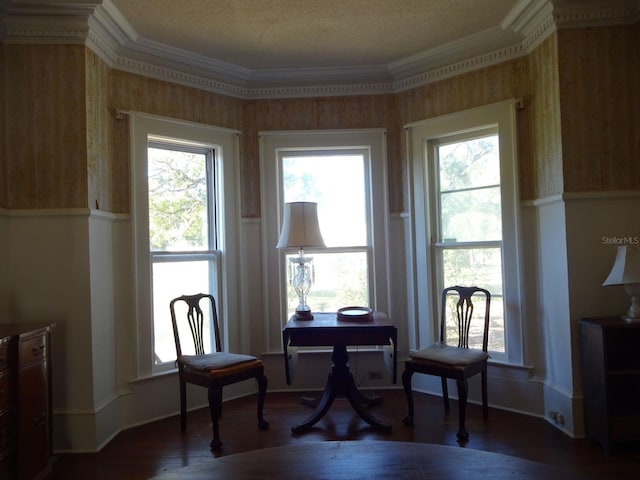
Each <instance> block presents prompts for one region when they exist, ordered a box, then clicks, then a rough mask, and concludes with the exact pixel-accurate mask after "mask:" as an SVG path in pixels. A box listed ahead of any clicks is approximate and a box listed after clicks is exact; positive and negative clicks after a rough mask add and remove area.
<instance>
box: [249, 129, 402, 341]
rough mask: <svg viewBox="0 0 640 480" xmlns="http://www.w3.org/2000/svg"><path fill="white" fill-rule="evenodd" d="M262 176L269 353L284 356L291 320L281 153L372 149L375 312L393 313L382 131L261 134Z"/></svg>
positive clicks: (370, 175) (384, 146)
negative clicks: (282, 243) (282, 247)
mask: <svg viewBox="0 0 640 480" xmlns="http://www.w3.org/2000/svg"><path fill="white" fill-rule="evenodd" d="M259 135H260V178H261V194H262V199H261V202H262V242H263V244H262V252H263V274H264V285H265V288H264V297H263V301H264V309H265V315H264V319H265V324H264V328H265V332H266V343H267V350H268V351H269V352H272V353H276V352H282V327H283V325H284V323H285V322H286V321H287V318H286V304H284V303H283V300H282V299H283V295H282V292H281V289H280V285H281V282H283V281H285V280H284V279H286V270H285V268H286V267H285V262H284V261H283V259H284V253H282V252H278V251H276V248H275V245H276V243H277V241H278V237H279V235H280V225H281V216H282V199H281V198H280V196H281V194H280V192H279V190H278V185H279V180H278V179H279V175H280V172H279V171H278V155H279V151H282V150H296V149H300V150H302V149H309V148H312V149H316V148H318V149H322V148H326V149H340V148H362V149H369V151H370V159H369V165H368V172H367V173H368V178H369V184H368V185H366V187H365V188H367V189H369V191H370V192H371V202H372V205H371V206H370V207H369V206H367V208H371V215H372V218H373V229H372V236H373V238H372V239H371V248H372V252H373V254H372V259H373V263H374V265H373V266H369V274H370V276H371V275H373V278H372V281H371V283H370V288H371V289H372V292H371V294H370V295H371V297H372V298H373V304H372V305H371V307H372V308H374V309H377V310H381V311H385V312H388V311H389V298H390V293H389V281H388V272H389V263H388V262H389V253H388V241H387V238H388V221H389V220H388V217H389V214H388V210H389V209H388V200H387V199H388V195H387V161H386V159H387V146H386V133H385V130H384V129H365V130H304V131H270V132H260V134H259Z"/></svg>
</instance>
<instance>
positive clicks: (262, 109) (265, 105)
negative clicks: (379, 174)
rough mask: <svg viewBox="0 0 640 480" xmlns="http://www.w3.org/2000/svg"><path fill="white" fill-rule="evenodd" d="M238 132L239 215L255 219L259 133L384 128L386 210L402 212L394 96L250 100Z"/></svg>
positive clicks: (399, 159)
mask: <svg viewBox="0 0 640 480" xmlns="http://www.w3.org/2000/svg"><path fill="white" fill-rule="evenodd" d="M244 111H245V116H244V122H243V124H244V127H243V129H244V130H243V142H242V146H243V167H244V170H243V172H242V175H243V181H244V183H243V191H242V204H243V215H245V216H247V217H258V216H259V215H260V178H259V171H260V166H259V159H258V132H260V131H269V130H316V129H321V130H322V129H350V128H387V151H388V153H387V155H388V157H387V160H388V164H387V171H388V176H389V203H390V208H391V211H400V209H401V207H402V164H403V161H402V159H401V158H400V156H399V151H400V150H399V143H400V126H399V124H398V123H397V120H396V117H395V111H394V96H393V95H372V96H352V97H327V98H298V99H288V100H287V99H285V100H253V101H248V102H246V104H245V108H244Z"/></svg>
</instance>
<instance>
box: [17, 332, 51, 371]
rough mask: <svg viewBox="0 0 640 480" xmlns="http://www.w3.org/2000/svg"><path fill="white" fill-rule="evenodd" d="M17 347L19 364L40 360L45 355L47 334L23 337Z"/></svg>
mask: <svg viewBox="0 0 640 480" xmlns="http://www.w3.org/2000/svg"><path fill="white" fill-rule="evenodd" d="M19 348H20V353H19V362H20V365H24V364H26V363H31V362H35V361H37V360H42V359H44V358H46V357H47V334H46V333H43V334H42V335H33V336H29V337H24V338H22V339H20V347H19Z"/></svg>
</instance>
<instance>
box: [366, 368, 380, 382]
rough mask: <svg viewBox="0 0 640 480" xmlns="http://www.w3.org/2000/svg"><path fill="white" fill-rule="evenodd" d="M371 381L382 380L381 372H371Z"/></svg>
mask: <svg viewBox="0 0 640 480" xmlns="http://www.w3.org/2000/svg"><path fill="white" fill-rule="evenodd" d="M369 380H382V372H381V371H379V370H376V371H372V372H369Z"/></svg>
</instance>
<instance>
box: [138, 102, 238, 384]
mask: <svg viewBox="0 0 640 480" xmlns="http://www.w3.org/2000/svg"><path fill="white" fill-rule="evenodd" d="M129 130H130V148H131V151H130V154H131V225H132V236H133V256H134V259H133V269H134V275H133V279H134V280H133V283H134V285H133V290H134V299H133V301H134V313H135V329H136V337H137V341H136V375H137V378H147V377H151V376H154V375H160V374H163V373H166V372H167V371H174V370H175V367H173V366H167V364H166V363H164V364H159V365H156V364H155V361H154V337H153V293H152V270H151V269H152V266H153V264H152V261H151V251H150V245H149V210H148V184H147V162H148V159H147V148H148V146H149V144H150V143H155V140H150V138H164V139H175V141H176V142H175V143H177V144H179V143H184V142H187V143H191V144H195V145H199V146H202V147H206V148H211V149H213V150H215V159H214V161H215V162H216V173H217V175H218V176H219V178H218V179H217V183H218V187H219V188H218V189H216V192H215V195H216V201H217V203H218V208H217V212H216V213H217V215H218V218H217V219H216V222H217V225H218V232H217V235H216V239H217V242H218V244H217V248H216V252H215V253H216V256H217V259H218V263H219V268H220V272H219V273H218V278H219V280H220V283H219V292H218V297H219V298H216V302H217V304H218V305H217V306H218V310H219V311H218V320H219V322H220V326H221V331H222V333H221V335H222V338H221V340H222V343H223V345H225V348H233V349H235V350H236V351H244V350H243V347H246V345H241V340H240V339H239V332H240V331H241V325H239V323H240V322H239V321H234V322H229V319H230V318H234V319H240V318H242V317H241V316H240V302H239V301H238V294H239V288H238V285H239V255H238V251H237V250H238V245H239V228H240V227H239V223H240V222H239V219H240V215H239V193H238V192H239V189H238V186H239V182H238V179H239V172H238V151H239V144H238V142H239V140H238V136H239V132H238V131H237V130H232V129H226V128H220V127H214V126H210V125H204V124H199V123H193V122H187V121H181V120H176V119H171V118H166V117H160V116H155V115H149V114H144V113H139V112H129ZM207 252H209V251H208V250H207V251H199V252H197V254H201V255H202V254H206V253H207ZM171 253H176V254H178V255H180V254H182V253H183V252H171ZM184 293H190V292H184ZM191 293H196V292H191ZM168 310H169V305H168V303H167V312H168Z"/></svg>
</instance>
